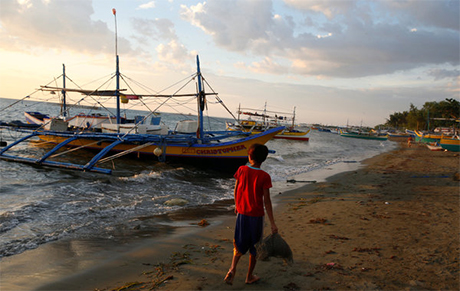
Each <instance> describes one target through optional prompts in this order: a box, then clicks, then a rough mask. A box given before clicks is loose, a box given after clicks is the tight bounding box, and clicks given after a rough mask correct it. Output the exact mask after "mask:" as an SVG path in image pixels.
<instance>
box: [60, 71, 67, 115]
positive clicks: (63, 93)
mask: <svg viewBox="0 0 460 291" xmlns="http://www.w3.org/2000/svg"><path fill="white" fill-rule="evenodd" d="M65 78H66V76H65V65H64V64H62V90H61V92H62V107H61V115H62V116H64V118H65V117H66V116H67V107H66V95H65Z"/></svg>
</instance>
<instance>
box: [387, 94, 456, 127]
mask: <svg viewBox="0 0 460 291" xmlns="http://www.w3.org/2000/svg"><path fill="white" fill-rule="evenodd" d="M459 119H460V102H459V101H457V100H455V99H449V98H446V100H443V101H440V102H426V103H425V104H424V105H423V107H422V108H421V109H418V108H417V107H415V106H414V105H413V104H412V103H411V105H410V109H409V111H403V112H395V113H393V114H391V115H390V117H389V118H388V119H387V122H386V123H385V124H384V125H383V126H384V127H391V128H395V129H400V130H403V129H406V128H407V129H416V130H432V129H434V128H436V127H456V128H458V127H459V122H458V121H459Z"/></svg>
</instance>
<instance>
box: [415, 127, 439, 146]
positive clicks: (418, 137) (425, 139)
mask: <svg viewBox="0 0 460 291" xmlns="http://www.w3.org/2000/svg"><path fill="white" fill-rule="evenodd" d="M414 133H415V141H416V142H420V143H438V142H439V141H440V140H441V137H442V134H433V133H424V132H421V131H419V130H415V131H414Z"/></svg>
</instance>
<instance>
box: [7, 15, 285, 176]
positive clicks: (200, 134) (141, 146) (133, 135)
mask: <svg viewBox="0 0 460 291" xmlns="http://www.w3.org/2000/svg"><path fill="white" fill-rule="evenodd" d="M114 15H115V12H114ZM115 56H116V72H115V74H114V76H113V77H115V79H116V89H115V90H84V89H80V88H78V89H71V88H67V87H65V86H63V87H62V88H58V87H49V86H43V87H42V89H43V90H45V91H49V92H55V93H56V92H57V93H59V92H66V93H69V92H76V93H80V94H83V95H84V96H91V98H92V97H94V96H100V97H104V98H115V100H116V117H115V119H114V120H112V118H109V120H110V121H111V122H113V123H111V124H113V126H111V127H109V130H108V131H107V132H104V131H102V130H101V131H94V132H92V131H87V130H84V129H83V128H81V127H75V128H72V127H69V126H68V123H69V122H68V120H66V117H65V116H63V117H56V118H51V119H50V120H49V121H48V122H45V123H44V124H43V126H40V128H38V129H30V128H27V127H9V126H8V125H6V126H4V125H2V127H7V128H8V129H9V130H14V131H17V132H21V133H22V134H23V136H22V137H21V138H19V139H17V140H15V141H14V142H12V143H11V144H10V145H7V146H6V147H4V148H3V149H1V150H0V158H1V159H3V160H7V161H14V162H23V163H29V164H33V165H39V166H40V165H41V166H50V167H58V168H65V169H75V170H81V171H86V172H98V173H103V174H111V173H112V169H110V168H103V167H102V165H103V164H104V163H107V162H109V161H113V160H114V159H117V158H119V157H122V156H130V157H135V158H137V159H144V158H146V157H152V158H153V159H154V160H156V161H159V162H179V163H181V164H182V163H191V164H193V165H196V166H199V167H204V168H207V169H215V170H219V171H223V172H230V173H234V172H235V171H236V169H237V168H238V167H239V166H241V165H244V164H246V163H247V161H248V158H247V155H248V148H249V147H250V146H251V145H252V144H254V143H259V144H265V143H266V142H267V141H268V140H270V139H271V138H273V137H274V136H275V135H276V134H278V133H280V132H282V131H283V130H284V127H283V126H279V127H276V128H271V129H268V130H266V131H264V132H261V133H259V134H255V135H251V134H249V133H245V132H238V131H235V132H229V131H226V130H215V131H213V130H205V126H204V125H205V124H204V111H205V110H206V109H207V97H208V96H214V97H215V98H216V99H217V101H218V102H217V103H219V104H221V105H223V102H222V100H221V99H220V98H219V97H218V94H217V93H215V92H212V93H205V84H207V83H205V82H204V78H203V76H202V74H201V70H200V62H199V57H198V56H197V57H196V67H197V70H196V73H194V74H192V76H191V78H190V80H189V81H188V82H187V83H191V84H192V85H193V82H195V83H196V84H195V86H193V88H194V89H195V90H196V92H193V93H186V94H179V91H176V92H175V93H174V94H164V95H160V94H135V93H132V95H129V96H130V97H131V98H132V99H135V100H142V99H144V98H149V97H151V98H159V99H161V98H163V99H162V100H164V101H161V102H160V104H162V105H163V104H165V103H166V102H167V101H168V100H171V99H174V98H183V97H187V98H189V99H190V98H194V99H195V100H196V102H197V107H196V108H197V111H198V113H197V119H196V120H185V121H179V125H178V126H177V127H176V129H178V130H168V131H167V132H165V131H164V130H165V129H164V128H162V127H161V126H160V127H158V125H157V124H148V126H146V127H144V129H142V128H143V127H142V125H143V124H144V122H145V121H146V120H147V119H148V117H152V116H155V115H156V114H157V109H158V108H159V107H160V106H159V107H158V108H156V109H155V110H153V111H150V114H149V116H144V117H143V118H142V119H141V120H138V121H137V122H134V123H132V124H128V125H127V124H126V123H123V122H122V117H121V113H120V101H122V102H125V100H126V96H127V95H128V94H126V91H127V89H121V88H120V78H121V73H120V70H119V57H118V53H116V54H115ZM128 87H129V86H128ZM181 88H185V86H181ZM208 88H209V86H208ZM63 95H64V97H65V94H63ZM142 103H144V102H143V101H142ZM63 104H64V106H63V107H64V112H66V111H65V104H66V101H65V98H64V101H63ZM144 104H145V103H144ZM224 107H225V106H224ZM151 123H153V122H151ZM150 126H156V128H157V129H158V130H159V132H157V133H155V134H152V133H150V132H148V131H147V128H151V127H150ZM101 127H103V124H102V125H101ZM110 130H113V131H115V132H109V131H110ZM144 130H145V131H144ZM37 139H38V140H40V141H41V143H45V144H46V145H48V146H50V147H48V149H46V151H45V152H44V153H43V152H40V153H39V154H38V155H35V156H32V154H31V152H28V153H27V154H25V155H24V154H23V152H24V147H20V148H21V149H20V150H19V151H17V150H15V149H16V148H17V147H19V145H20V144H23V143H27V142H32V141H36V140H37ZM29 148H32V147H29ZM31 150H32V149H31ZM80 150H86V152H87V153H89V152H91V153H94V151H96V152H95V154H94V155H92V156H91V158H90V159H89V161H87V162H86V161H85V162H75V161H74V160H73V159H70V158H69V159H63V157H64V156H65V157H66V158H67V156H68V155H75V154H74V153H75V152H76V151H80ZM109 153H112V154H111V155H110V156H109Z"/></svg>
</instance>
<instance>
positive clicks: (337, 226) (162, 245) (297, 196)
mask: <svg viewBox="0 0 460 291" xmlns="http://www.w3.org/2000/svg"><path fill="white" fill-rule="evenodd" d="M365 165H366V166H365V167H363V168H360V169H358V170H353V171H350V172H346V173H341V174H338V175H335V176H333V177H331V178H329V179H327V180H326V181H325V182H321V183H315V184H308V185H305V186H302V187H300V188H298V189H295V190H292V191H286V192H282V193H281V194H278V193H274V198H273V199H274V201H275V203H276V205H277V206H276V208H275V219H276V221H277V225H278V228H279V229H280V234H281V235H282V237H283V238H284V239H285V240H286V241H287V242H288V244H289V245H290V247H291V249H292V251H293V254H294V263H293V264H291V265H289V264H287V263H285V262H284V261H283V259H281V258H270V260H269V261H259V262H257V266H256V269H255V274H256V275H258V276H260V277H261V280H260V281H259V282H257V283H256V284H253V285H246V284H245V283H244V280H245V274H246V270H247V266H248V256H247V255H246V256H244V257H243V258H242V259H241V261H240V264H239V266H238V271H237V274H236V278H235V280H234V282H233V285H231V286H230V285H227V284H225V283H224V281H223V278H224V276H225V274H226V273H227V271H228V268H229V267H230V263H231V257H232V238H233V228H234V220H235V217H234V215H233V214H232V211H231V209H229V206H230V205H231V204H230V202H228V201H227V202H222V203H220V205H217V206H216V211H215V213H214V214H219V215H217V216H216V215H207V214H206V213H205V212H203V211H202V210H201V211H200V209H195V210H190V212H189V213H181V214H171V215H168V216H164V217H160V218H158V219H159V220H160V221H163V222H164V223H165V224H168V223H169V225H170V226H173V227H169V228H167V230H165V233H164V234H165V235H163V236H158V237H157V238H151V239H145V240H143V241H142V243H141V244H137V245H136V247H135V248H133V247H131V248H130V251H126V249H125V248H122V247H120V248H119V249H118V250H117V248H109V249H110V256H107V255H104V256H102V255H101V256H100V258H99V257H98V256H95V257H93V259H88V260H87V261H85V260H81V262H82V264H87V265H84V266H81V268H77V269H76V272H75V274H74V275H72V276H68V275H66V276H60V277H59V276H58V277H59V278H58V279H56V278H54V279H52V280H51V279H50V280H48V281H46V280H43V278H38V276H37V278H36V279H37V282H36V283H35V284H33V280H34V275H33V274H28V275H27V276H26V274H24V273H21V271H20V270H21V269H20V267H21V266H25V267H27V264H29V265H30V264H35V265H37V266H38V267H39V266H40V265H43V266H45V268H46V258H47V256H49V255H50V254H51V252H52V251H54V252H56V247H53V245H52V244H48V245H44V246H42V247H40V248H38V249H37V250H32V251H30V252H25V253H23V254H21V255H18V256H14V257H13V259H11V260H9V259H8V258H4V259H3V261H2V265H3V266H7V267H8V268H9V269H8V270H10V271H11V270H12V269H11V268H12V267H13V269H14V267H17V270H18V271H17V273H18V278H17V280H16V281H17V283H16V286H19V287H21V286H22V287H24V288H23V290H30V289H36V288H37V287H38V286H40V287H39V288H38V289H39V290H151V289H158V290H324V289H326V290H344V289H348V290H376V289H387V290H427V289H428V290H430V289H434V290H458V289H459V287H460V286H459V245H460V241H459V230H460V229H459V202H460V201H459V200H460V199H459V197H460V195H459V194H460V193H459V181H458V178H455V173H458V172H459V167H460V158H459V154H458V153H452V152H432V151H429V150H428V149H427V148H426V147H424V146H413V147H410V148H408V147H406V146H405V145H404V144H402V146H401V148H400V149H397V150H395V151H392V152H388V153H384V154H381V155H379V156H377V157H374V158H371V159H369V160H366V161H365ZM457 175H458V174H457ZM457 177H458V176H457ZM175 215H178V216H180V217H175ZM203 218H205V219H206V222H207V223H209V225H207V226H199V225H197V223H199V222H200V221H201V219H203ZM192 224H193V225H192ZM174 225H175V226H177V227H174ZM179 226H180V227H179ZM184 226H185V227H184ZM268 231H269V226H268V225H267V227H266V233H267V234H268ZM160 237H163V238H162V239H161V238H160ZM99 247H101V254H102V253H103V252H104V247H103V246H102V245H101V246H99ZM74 248H75V246H74ZM82 257H84V255H82ZM5 259H6V260H5ZM27 262H29V263H27ZM62 264H63V267H65V258H63V259H62ZM29 267H30V266H29ZM54 271H55V272H59V266H54ZM43 273H46V272H41V274H43ZM48 273H49V274H50V278H52V276H53V274H52V273H53V270H49V272H48ZM8 274H10V273H8ZM36 274H40V272H37V273H36ZM40 276H43V275H40ZM2 277H3V274H2ZM54 277H56V276H54ZM9 280H10V281H9V282H11V278H9ZM31 280H32V283H31ZM40 280H42V281H41V282H42V283H39V282H40ZM21 282H23V284H22V285H21ZM43 282H52V283H46V284H45V283H43ZM8 286H14V285H8ZM3 287H7V286H3ZM31 287H32V288H31ZM19 289H21V288H19ZM2 290H8V289H7V288H2Z"/></svg>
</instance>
